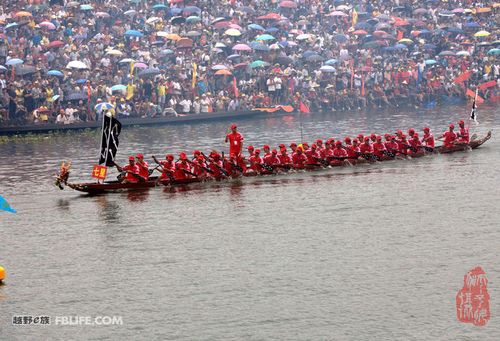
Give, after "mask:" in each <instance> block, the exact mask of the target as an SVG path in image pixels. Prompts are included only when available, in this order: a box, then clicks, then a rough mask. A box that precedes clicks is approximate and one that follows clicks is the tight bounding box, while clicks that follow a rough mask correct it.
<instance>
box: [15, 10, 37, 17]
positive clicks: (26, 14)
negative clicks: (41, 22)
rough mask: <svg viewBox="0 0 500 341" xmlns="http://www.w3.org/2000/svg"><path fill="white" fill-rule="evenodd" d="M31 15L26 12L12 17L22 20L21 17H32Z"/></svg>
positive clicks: (20, 12)
mask: <svg viewBox="0 0 500 341" xmlns="http://www.w3.org/2000/svg"><path fill="white" fill-rule="evenodd" d="M32 16H33V15H32V14H31V13H30V12H26V11H19V12H17V13H16V14H14V17H16V18H22V17H32Z"/></svg>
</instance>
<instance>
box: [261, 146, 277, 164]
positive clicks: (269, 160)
mask: <svg viewBox="0 0 500 341" xmlns="http://www.w3.org/2000/svg"><path fill="white" fill-rule="evenodd" d="M264 163H265V164H266V165H269V166H275V165H279V164H280V159H279V158H278V151H277V150H276V149H273V150H272V152H271V154H269V156H265V157H264Z"/></svg>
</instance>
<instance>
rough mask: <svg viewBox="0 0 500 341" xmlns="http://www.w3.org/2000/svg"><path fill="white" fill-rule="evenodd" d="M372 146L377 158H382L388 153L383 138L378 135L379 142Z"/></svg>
mask: <svg viewBox="0 0 500 341" xmlns="http://www.w3.org/2000/svg"><path fill="white" fill-rule="evenodd" d="M372 146H373V154H374V155H375V156H376V157H378V158H381V157H383V156H384V155H385V153H384V152H386V151H387V149H386V148H385V145H384V143H383V142H382V136H380V135H377V140H376V141H375V143H374V144H373V145H372Z"/></svg>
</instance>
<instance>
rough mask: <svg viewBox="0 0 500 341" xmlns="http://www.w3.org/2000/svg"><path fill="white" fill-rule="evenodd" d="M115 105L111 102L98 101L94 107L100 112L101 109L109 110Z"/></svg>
mask: <svg viewBox="0 0 500 341" xmlns="http://www.w3.org/2000/svg"><path fill="white" fill-rule="evenodd" d="M114 107H115V106H114V105H113V104H111V103H108V102H102V103H99V104H97V105H96V106H95V107H94V109H95V110H96V111H98V112H101V111H103V110H110V109H113V108H114Z"/></svg>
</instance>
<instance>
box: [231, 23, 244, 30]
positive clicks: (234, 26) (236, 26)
mask: <svg viewBox="0 0 500 341" xmlns="http://www.w3.org/2000/svg"><path fill="white" fill-rule="evenodd" d="M229 28H234V29H237V30H238V31H242V30H243V29H242V28H241V26H240V25H237V24H229Z"/></svg>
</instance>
